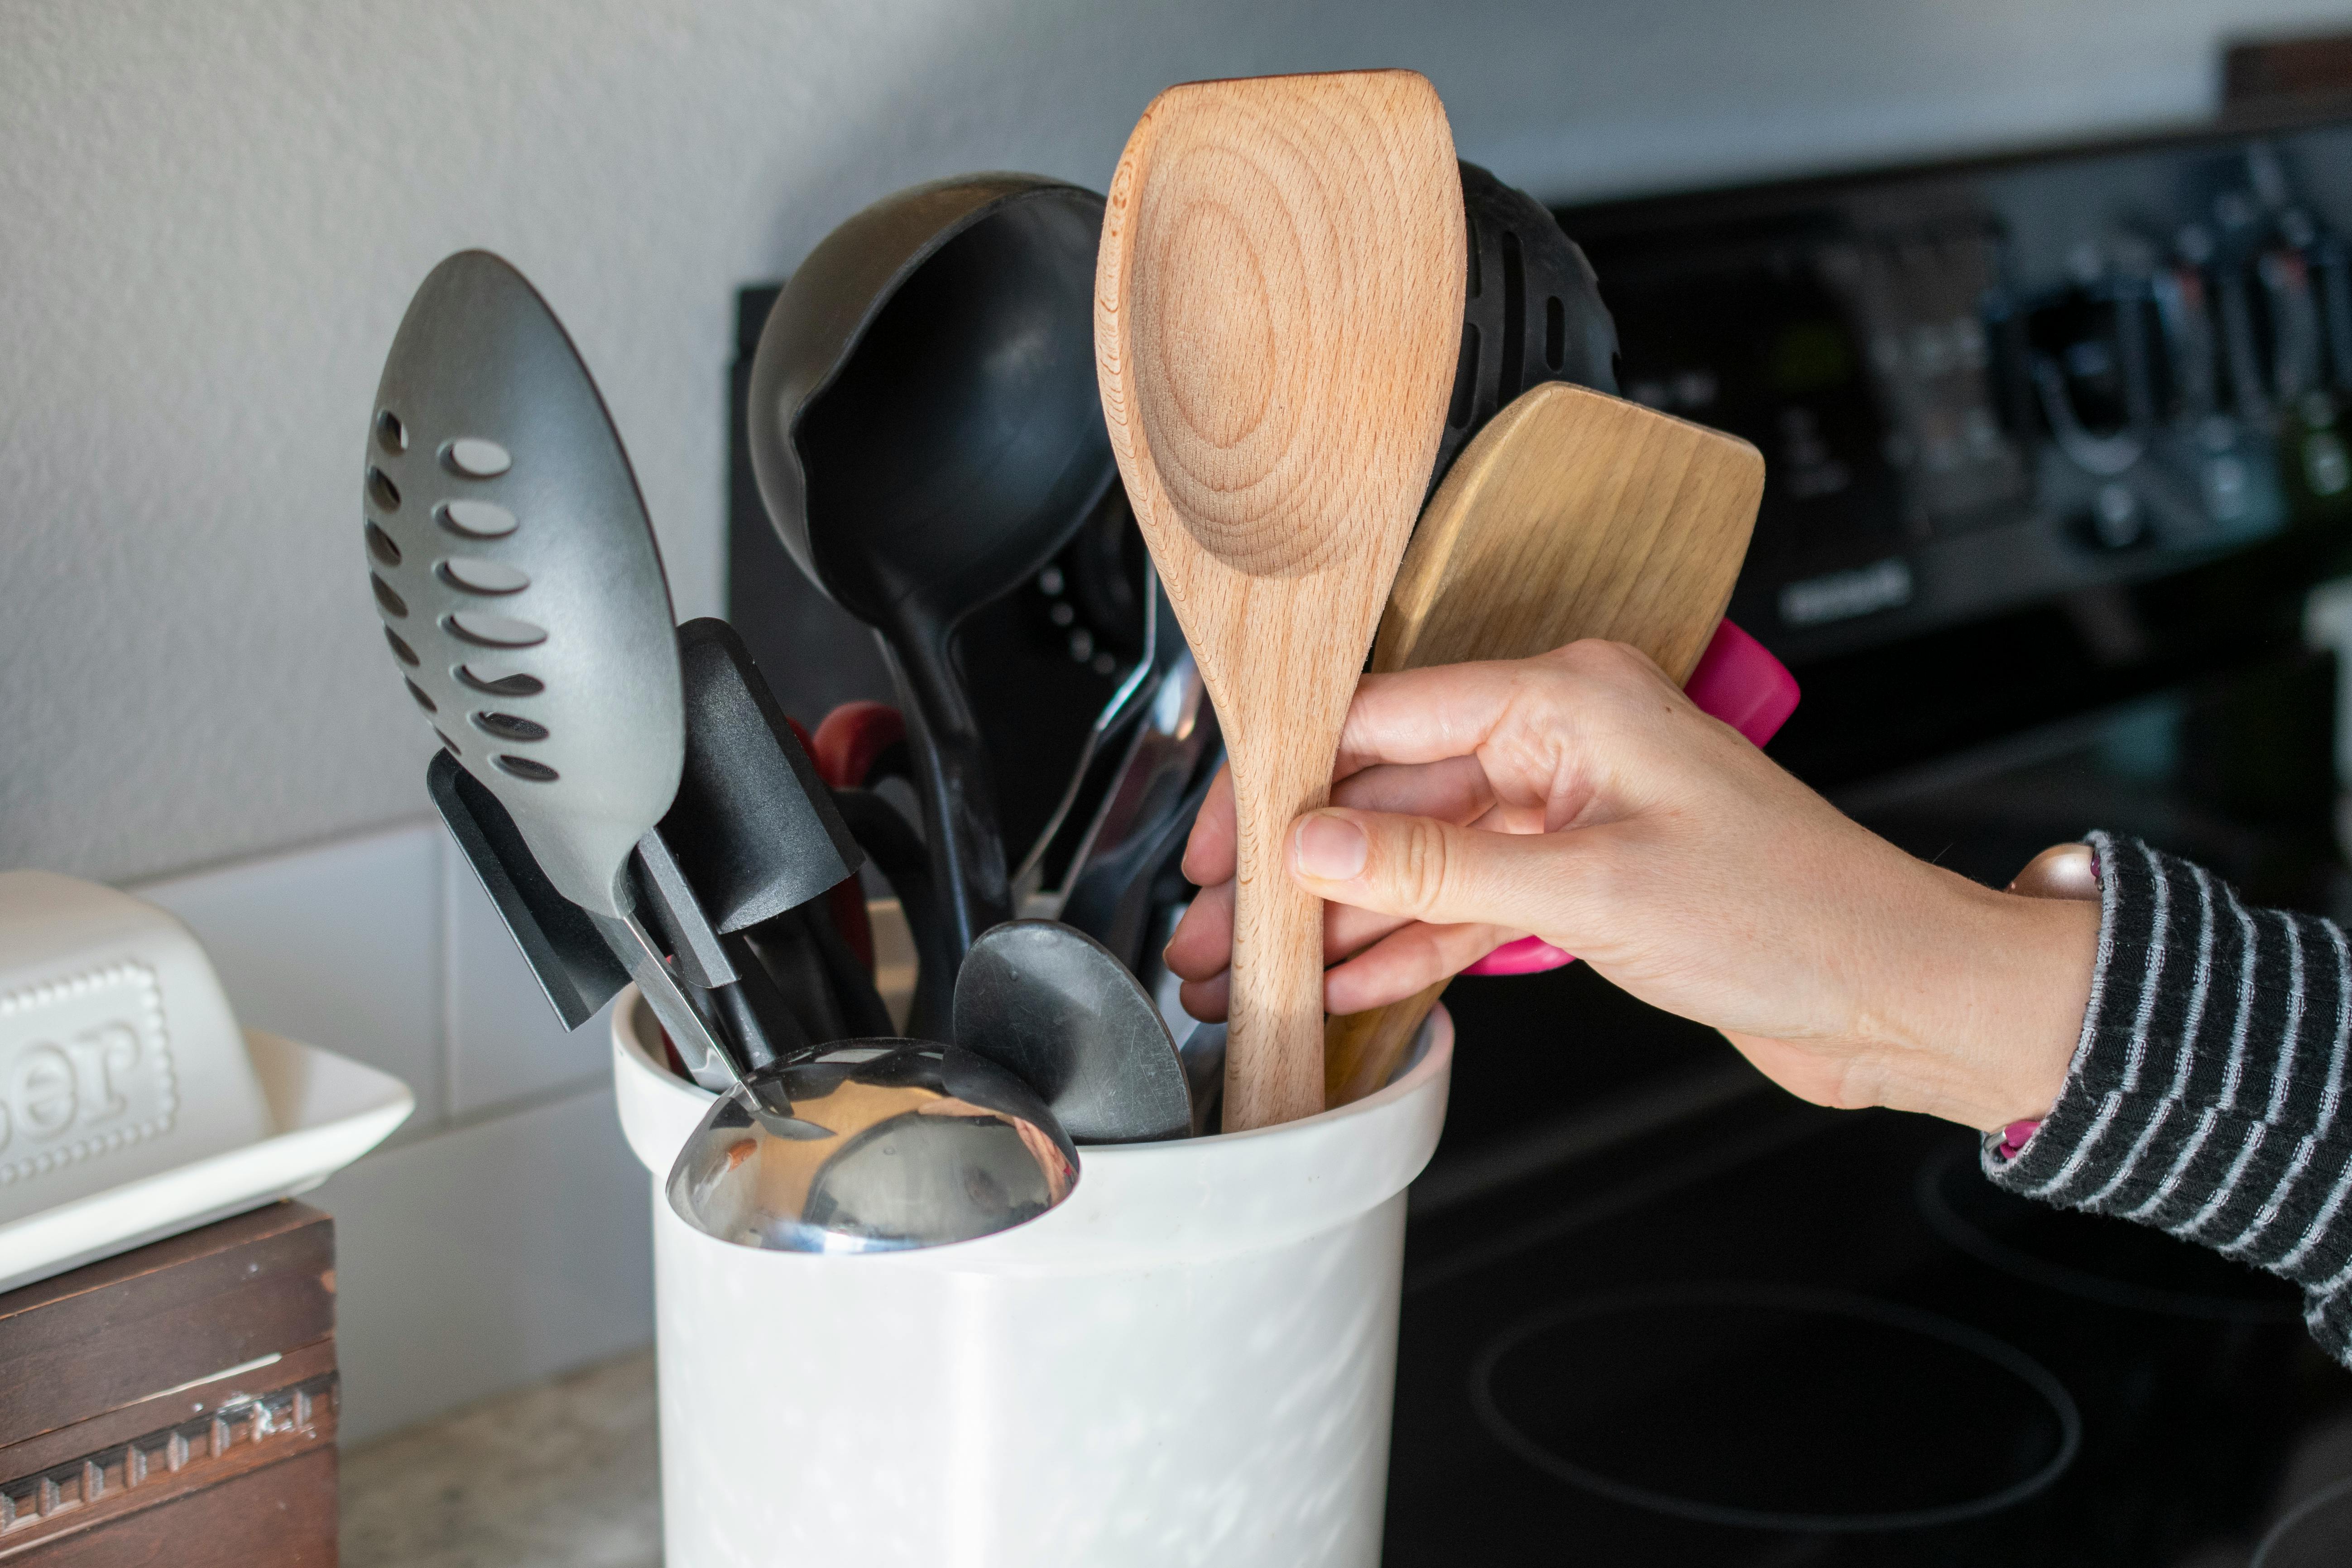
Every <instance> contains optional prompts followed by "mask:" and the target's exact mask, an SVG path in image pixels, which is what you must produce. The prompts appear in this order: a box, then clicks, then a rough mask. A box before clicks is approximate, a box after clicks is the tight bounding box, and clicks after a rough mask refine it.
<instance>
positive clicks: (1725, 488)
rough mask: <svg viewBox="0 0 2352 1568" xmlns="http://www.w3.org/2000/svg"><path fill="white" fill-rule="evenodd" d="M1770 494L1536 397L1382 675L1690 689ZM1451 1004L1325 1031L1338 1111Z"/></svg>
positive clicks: (1684, 436) (1399, 593)
mask: <svg viewBox="0 0 2352 1568" xmlns="http://www.w3.org/2000/svg"><path fill="white" fill-rule="evenodd" d="M1763 493H1764V459H1763V458H1762V456H1761V455H1760V454H1759V453H1758V452H1757V450H1756V448H1755V447H1751V446H1749V445H1748V443H1747V442H1745V441H1742V440H1740V439H1739V438H1738V437H1736V436H1727V435H1725V434H1723V433H1722V432H1721V431H1719V430H1710V429H1707V428H1706V426H1699V425H1692V424H1689V423H1686V422H1685V421H1684V420H1680V419H1676V418H1674V417H1672V416H1669V415H1664V414H1659V413H1656V412H1654V411H1653V410H1651V409H1648V408H1644V407H1643V406H1642V405H1640V404H1638V403H1628V402H1626V401H1624V400H1623V399H1622V398H1615V397H1610V396H1607V395H1604V394H1601V393H1598V392H1592V391H1589V390H1587V389H1586V388H1584V387H1580V386H1571V385H1570V384H1567V383H1566V382H1558V381H1554V382H1546V383H1545V384H1542V385H1540V386H1534V387H1530V388H1528V390H1527V391H1526V392H1524V393H1522V394H1521V395H1519V396H1518V397H1517V398H1515V399H1514V400H1513V401H1512V402H1511V404H1510V405H1508V406H1507V407H1506V408H1504V409H1503V410H1502V412H1500V413H1499V414H1497V415H1496V416H1495V417H1494V419H1493V421H1492V422H1491V423H1489V424H1488V425H1487V426H1486V428H1485V429H1484V430H1482V431H1480V432H1479V433H1478V436H1477V437H1476V439H1475V440H1473V441H1472V442H1471V443H1470V445H1469V446H1468V447H1465V448H1464V449H1463V452H1462V456H1461V457H1460V458H1456V459H1455V460H1454V467H1453V468H1451V469H1449V470H1448V471H1447V473H1446V476H1445V482H1444V484H1442V485H1440V486H1439V487H1438V489H1437V494H1436V495H1435V496H1433V497H1432V498H1431V500H1430V503H1429V510H1428V511H1427V512H1425V513H1424V514H1423V517H1422V520H1421V527H1420V529H1419V531H1416V532H1415V533H1414V534H1413V538H1412V548H1411V549H1410V550H1408V551H1407V552H1405V558H1404V563H1403V565H1402V566H1401V567H1399V568H1398V570H1397V575H1396V584H1395V586H1394V587H1393V588H1391V590H1390V592H1389V603H1388V609H1387V610H1386V611H1385V612H1384V613H1383V614H1382V615H1381V630H1380V640H1379V641H1378V642H1377V643H1376V644H1374V645H1373V648H1372V668H1373V669H1374V670H1375V671H1376V672H1385V671H1389V670H1398V669H1414V668H1422V667H1423V666H1427V665H1437V664H1459V663H1461V662H1463V661H1465V660H1466V659H1488V658H1531V657H1533V656H1534V655H1536V654H1539V653H1546V652H1549V650H1551V649H1553V648H1556V647H1559V646H1560V645H1561V644H1563V643H1570V642H1574V641H1576V640H1577V639H1578V638H1580V637H1607V638H1610V639H1612V640H1613V641H1617V642H1625V643H1631V644H1633V646H1634V647H1637V648H1640V649H1641V650H1642V651H1643V653H1646V654H1648V655H1649V656H1650V657H1651V658H1654V659H1655V660H1656V661H1657V663H1658V668H1661V669H1663V670H1664V671H1665V672H1666V673H1667V674H1668V675H1670V676H1672V677H1673V678H1674V679H1675V681H1677V682H1681V681H1684V680H1687V679H1690V673H1691V669H1692V667H1693V666H1695V665H1696V664H1697V662H1698V657H1699V655H1700V654H1701V653H1702V652H1704V651H1705V650H1706V642H1707V638H1708V637H1712V636H1713V635H1714V633H1715V627H1716V623H1717V622H1718V621H1720V620H1721V619H1722V618H1723V610H1724V606H1725V605H1728V604H1729V603H1730V602H1731V585H1732V583H1733V581H1734V580H1735V579H1737V578H1738V575H1739V566H1740V563H1741V562H1743V561H1744V560H1746V559H1747V556H1748V533H1749V532H1750V531H1751V530H1753V529H1754V527H1755V525H1756V505H1757V502H1758V501H1759V500H1761V499H1762V497H1763ZM1444 989H1445V984H1444V982H1443V981H1441V982H1439V983H1438V984H1435V985H1433V986H1431V987H1430V988H1429V989H1427V990H1425V991H1423V992H1422V993H1421V994H1418V995H1415V996H1411V997H1408V998H1406V999H1405V1000H1404V1001H1402V1002H1395V1003H1391V1004H1390V1005H1388V1006H1386V1007H1374V1008H1371V1009H1370V1010H1368V1011H1365V1012H1362V1013H1349V1014H1345V1015H1339V1016H1333V1017H1332V1018H1330V1019H1329V1020H1328V1022H1327V1024H1326V1026H1325V1032H1324V1037H1323V1052H1324V1057H1323V1061H1324V1077H1325V1092H1326V1094H1327V1095H1328V1098H1329V1100H1330V1102H1331V1103H1332V1104H1334V1105H1344V1104H1346V1103H1348V1102H1349V1100H1357V1099H1360V1098H1361V1097H1362V1096H1364V1095H1367V1094H1370V1093H1371V1092H1372V1091H1373V1090H1375V1089H1379V1088H1380V1087H1381V1085H1382V1084H1384V1083H1386V1082H1387V1081H1388V1078H1389V1075H1390V1073H1391V1072H1392V1071H1394V1070H1395V1068H1396V1063H1397V1060H1398V1058H1400V1057H1401V1056H1402V1053H1403V1051H1404V1048H1405V1047H1406V1046H1408V1045H1409V1044H1411V1043H1412V1037H1413V1036H1414V1034H1415V1033H1416V1032H1418V1031H1419V1029H1420V1027H1421V1021H1422V1019H1423V1018H1424V1017H1426V1016H1428V1014H1429V1010H1430V1008H1432V1007H1433V1006H1435V1005H1437V997H1438V994H1439V993H1440V992H1442V991H1444Z"/></svg>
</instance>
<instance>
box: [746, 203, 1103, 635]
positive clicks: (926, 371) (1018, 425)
mask: <svg viewBox="0 0 2352 1568" xmlns="http://www.w3.org/2000/svg"><path fill="white" fill-rule="evenodd" d="M1102 216H1103V200H1102V198H1101V197H1100V196H1098V195H1095V194H1094V193H1093V192H1091V191H1087V190H1082V189H1080V188H1079V187H1077V186H1076V185H1069V184H1062V183H1060V182H1059V181H1055V180H1046V179H1042V178H1039V177H1038V176H1036V175H1034V174H973V175H967V176H964V177H962V178H960V179H953V180H940V181H935V182H933V183H931V184H924V185H917V186H914V187H912V188H911V189H908V190H905V191H901V192H899V193H898V194H897V195H891V196H887V197H885V198H883V199H882V200H881V201H878V202H877V203H875V204H874V205H872V206H869V207H867V208H866V209H865V210H864V211H863V212H860V213H858V214H856V216H853V217H851V218H850V219H849V220H848V221H846V222H845V223H844V224H842V225H841V226H840V227H838V228H836V229H835V230H834V231H833V233H832V234H830V235H828V236H826V237H825V238H824V241H823V242H822V243H820V244H819V245H818V246H817V247H816V248H815V249H814V250H813V251H811V252H810V253H809V256H808V258H807V260H805V261H803V263H802V264H801V268H800V270H799V271H798V272H796V273H795V274H793V279H792V281H791V282H789V283H788V284H786V285H785V287H784V290H783V292H782V295H781V296H779V297H778V299H777V300H776V304H775V308H774V310H772V311H771V312H770V314H769V317H768V322H767V326H766V327H765V329H764V330H763V331H761V335H760V346H759V350H758V353H757V354H756V355H755V356H754V358H753V361H752V366H751V416H750V418H751V464H752V468H753V470H754V472H755V473H756V474H757V476H758V479H759V484H760V494H761V498H762V499H763V500H765V501H766V503H767V508H768V515H769V517H770V518H771V519H772V521H773V522H774V524H775V528H776V531H777V533H778V534H779V535H780V536H781V537H782V540H783V543H784V548H785V549H786V550H787V551H789V552H791V554H792V556H793V560H794V561H795V562H797V563H799V565H800V567H801V570H802V571H803V572H805V573H807V574H808V575H809V578H810V580H811V581H813V582H814V583H815V584H817V586H819V587H820V588H822V589H824V591H825V592H826V593H827V594H829V595H832V596H833V598H834V599H835V600H836V601H837V602H839V603H840V604H841V605H842V606H843V607H844V608H845V609H847V610H848V611H849V612H850V613H851V614H852V615H855V616H857V617H858V618H859V619H861V620H864V621H866V622H867V623H868V624H869V625H877V626H890V625H894V624H896V623H897V622H898V618H899V612H898V606H899V605H901V604H902V602H904V601H907V600H909V599H914V600H919V601H921V602H922V604H923V605H924V606H925V608H926V611H927V613H928V616H929V617H930V618H934V619H937V620H939V621H941V622H944V623H946V624H949V625H951V624H952V623H953V622H954V621H955V620H957V619H959V618H961V616H962V615H963V614H964V613H966V612H967V611H970V610H971V609H973V608H976V607H978V606H979V605H983V604H985V603H987V602H988V601H989V600H991V599H993V598H995V597H997V596H998V595H1001V594H1003V593H1004V592H1005V591H1006V590H1007V589H1009V588H1011V587H1013V585H1014V584H1017V583H1019V582H1021V581H1022V580H1023V579H1024V577H1026V576H1028V575H1029V574H1032V573H1034V572H1035V571H1036V570H1037V569H1038V568H1039V567H1040V566H1041V565H1043V564H1044V563H1045V561H1046V560H1047V559H1048V558H1049V557H1051V556H1052V554H1053V553H1054V552H1055V551H1056V550H1058V549H1059V548H1060V547H1061V546H1062V544H1063V543H1064V542H1066V540H1067V539H1068V537H1069V535H1070V533H1071V532H1072V531H1074V530H1075V529H1076V527H1077V526H1078V524H1079V523H1080V522H1081V521H1083V520H1084V519H1085V517H1086V515H1087V510H1089V509H1090V508H1091V507H1092V506H1093V504H1094V502H1095V501H1096V500H1097V498H1099V497H1100V496H1101V494H1102V493H1103V491H1104V489H1106V488H1107V487H1108V485H1109V484H1110V482H1111V479H1112V478H1113V476H1114V474H1115V472H1116V468H1115V466H1114V464H1113V462H1112V458H1111V452H1110V441H1109V437H1108V435H1107V434H1106V433H1105V431H1104V428H1103V420H1102V404H1101V396H1100V394H1099V393H1098V392H1097V388H1096V384H1095V364H1094V316H1093V305H1092V300H1093V290H1094V279H1095V248H1096V246H1097V241H1098V240H1099V238H1100V236H1101V231H1102Z"/></svg>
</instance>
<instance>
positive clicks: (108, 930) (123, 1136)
mask: <svg viewBox="0 0 2352 1568" xmlns="http://www.w3.org/2000/svg"><path fill="white" fill-rule="evenodd" d="M269 1131H270V1121H269V1107H268V1103H267V1102H266V1101H265V1100H263V1098H262V1093H261V1085H260V1083H259V1081H258V1080H257V1079H256V1078H255V1077H254V1072H253V1066H252V1063H251V1062H249V1061H248V1060H247V1057H246V1049H245V1039H244V1037H243V1036H242V1035H241V1034H240V1033H239V1032H238V1030H237V1026H236V1018H235V1017H234V1016H232V1015H231V1014H230V1012H229V1005H228V998H227V997H226V996H225V995H223V994H221V987H220V982H219V980H218V979H217V978H215V975H214V973H213V966H212V961H211V960H210V959H208V958H206V957H205V950H204V949H203V948H202V947H201V946H199V945H198V944H197V942H196V939H195V937H194V935H192V934H191V933H190V932H189V931H188V928H187V927H185V926H184V925H182V924H181V923H180V922H179V921H177V920H174V919H173V917H172V916H171V915H169V914H167V913H166V912H164V911H163V910H159V909H157V908H156V907H155V906H154V905H152V904H150V903H146V902H143V901H142V900H138V899H134V898H132V897H131V895H130V894H128V893H123V892H118V891H117V890H116V889H112V888H107V887H101V886H100V885H99V884H98V883H96V882H85V881H81V880H79V879H76V878H72V877H61V876H58V875H57V874H56V873H55V872H51V871H6V872H0V1225H6V1224H8V1223H10V1222H13V1221H16V1220H19V1219H23V1218H25V1217H26V1216H27V1215H33V1214H35V1213H37V1212H39V1211H41V1210H43V1209H48V1208H53V1207H55V1206H57V1205H59V1204H66V1203H70V1202H72V1201H74V1200H75V1199H78V1198H82V1197H86V1196H88V1195H89V1194H92V1193H98V1192H103V1191H105V1190H107V1189H108V1188H110V1187H119V1186H121V1185H122V1184H124V1183H126V1182H133V1181H137V1180H139V1179H141V1178H142V1177H145V1176H151V1175H153V1174H155V1173H157V1172H159V1171H166V1170H171V1169H173V1168H175V1167H177V1166H181V1165H185V1164H188V1163H191V1162H193V1161H196V1160H202V1159H205V1158H207V1157H209V1156H211V1155H214V1154H218V1153H221V1152H225V1151H227V1150H230V1149H235V1148H239V1147H242V1146H243V1145H245V1144H247V1143H251V1142H255V1141H257V1140H258V1139H261V1138H264V1137H267V1136H268V1134H269Z"/></svg>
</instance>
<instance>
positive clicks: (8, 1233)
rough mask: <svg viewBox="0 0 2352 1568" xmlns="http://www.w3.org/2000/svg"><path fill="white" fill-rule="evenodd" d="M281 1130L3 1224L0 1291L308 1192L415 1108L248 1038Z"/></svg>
mask: <svg viewBox="0 0 2352 1568" xmlns="http://www.w3.org/2000/svg"><path fill="white" fill-rule="evenodd" d="M245 1043H246V1047H247V1050H248V1051H250V1052H251V1054H252V1058H253V1070H254V1074H255V1076H256V1077H257V1078H259V1079H261V1090H262V1093H263V1094H264V1095H265V1096H266V1097H267V1098H268V1101H269V1113H270V1120H271V1121H272V1122H273V1123H274V1124H275V1125H276V1127H277V1129H278V1131H276V1132H275V1133H273V1134H271V1135H270V1136H268V1137H267V1138H263V1139H261V1140H260V1141H258V1142H253V1143H248V1144H247V1145H245V1146H244V1147H243V1148H241V1149H231V1150H229V1151H227V1152H225V1153H220V1154H215V1155H212V1156H210V1157H209V1158H206V1159H203V1160H198V1161H195V1162H194V1163H191V1164H186V1165H182V1166H180V1167H179V1168H177V1169H176V1170H171V1171H162V1172H158V1173H156V1174H154V1175H152V1176H143V1177H142V1178H140V1179H139V1180H138V1181H135V1182H125V1183H124V1184H122V1185H121V1186H119V1187H110V1188H108V1189H107V1190H106V1191H104V1192H102V1193H92V1194H90V1195H89V1196H88V1197H85V1198H77V1199H75V1200H74V1201H73V1202H71V1203H66V1204H59V1205H58V1206H57V1207H55V1208H51V1209H44V1210H42V1211H41V1212H40V1213H39V1214H35V1215H26V1216H25V1217H24V1218H23V1219H20V1220H16V1221H13V1222H11V1223H10V1224H7V1225H5V1226H0V1290H13V1289H16V1287H17V1286H19V1285H28V1284H30V1283H32V1282H33V1281H34V1280H36V1279H47V1278H48V1277H49V1276H50V1275H52V1274H60V1273H63V1272H64V1271H65V1270H67V1269H68V1268H76V1267H78V1266H79V1265H81V1264H84V1263H88V1262H90V1261H91V1260H92V1259H94V1258H107V1257H110V1256H112V1255H113V1254H115V1253H118V1252H126V1251H129V1250H130V1249H131V1247H140V1246H143V1245H144V1244H146V1243H147V1242H150V1241H153V1240H155V1239H157V1238H158V1237H165V1236H171V1235H173V1234H175V1233H177V1232H180V1231H184V1230H192V1229H194V1227H195V1226H200V1225H205V1224H209V1223H210V1222H211V1221H213V1220H216V1219H220V1218H223V1217H225V1216H226V1215H233V1214H237V1213H239V1212H241V1211H243V1210H246V1209H249V1208H257V1207H259V1206H260V1205H263V1204H266V1203H269V1202H272V1201H273V1200H275V1199H278V1198H283V1197H290V1196H292V1195H293V1194H296V1193H303V1192H308V1191H310V1189H311V1188H312V1187H315V1186H317V1185H318V1184H320V1182H323V1181H325V1180H326V1179H327V1178H328V1177H329V1176H331V1175H333V1174H334V1173H336V1172H337V1171H340V1170H341V1169H342V1168H343V1167H344V1166H345V1165H348V1164H350V1163H352V1161H354V1160H356V1159H358V1158H359V1157H360V1156H361V1155H362V1154H364V1153H366V1152H368V1151H369V1150H371V1149H373V1148H374V1147H375V1146H376V1145H377V1144H378V1143H381V1142H383V1140H384V1139H385V1137H386V1136H388V1135H389V1134H390V1133H391V1131H392V1130H393V1129H394V1128H395V1127H397V1126H399V1125H400V1124H401V1123H402V1122H403V1121H407V1120H408V1113H409V1112H410V1111H411V1110H415V1107H416V1098H415V1096H414V1095H412V1094H411V1093H409V1091H408V1086H407V1085H406V1084H404V1083H403V1082H401V1081H400V1079H396V1078H394V1077H393V1076H392V1075H391V1074H390V1073H385V1072H378V1071H377V1070H376V1069H375V1068H371V1067H362V1066H361V1065H360V1064H359V1063H358V1062H355V1061H352V1060H350V1059H348V1058H343V1057H339V1056H337V1055H335V1053H334V1052H332V1051H322V1050H320V1048H319V1047H316V1046H303V1045H297V1044H296V1043H295V1042H293V1041H292V1040H281V1039H279V1038H278V1037H277V1036H275V1035H265V1034H262V1033H261V1032H260V1031H258V1030H257V1029H247V1031H245Z"/></svg>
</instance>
